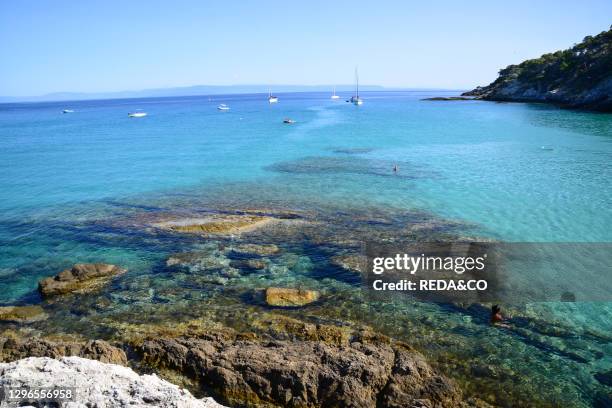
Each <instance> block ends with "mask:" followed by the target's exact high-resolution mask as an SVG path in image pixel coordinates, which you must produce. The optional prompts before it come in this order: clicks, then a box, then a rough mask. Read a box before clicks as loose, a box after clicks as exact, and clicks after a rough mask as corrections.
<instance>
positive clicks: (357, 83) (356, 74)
mask: <svg viewBox="0 0 612 408" xmlns="http://www.w3.org/2000/svg"><path fill="white" fill-rule="evenodd" d="M355 95H356V96H357V97H359V71H358V70H357V67H355Z"/></svg>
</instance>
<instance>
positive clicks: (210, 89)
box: [0, 85, 460, 103]
mask: <svg viewBox="0 0 612 408" xmlns="http://www.w3.org/2000/svg"><path fill="white" fill-rule="evenodd" d="M268 88H270V86H269V85H195V86H185V87H175V88H154V89H143V90H138V91H117V92H54V93H49V94H45V95H39V96H0V103H19V102H54V101H81V100H96V99H124V98H155V97H167V96H202V95H230V94H255V93H267V92H268ZM359 88H360V90H362V91H400V90H401V91H407V90H432V91H460V90H448V89H438V88H399V87H398V88H391V87H389V88H387V87H384V86H380V85H360V87H359ZM332 89H333V85H274V86H272V91H273V92H275V93H283V92H331V91H332ZM353 89H354V85H337V86H336V92H350V91H353Z"/></svg>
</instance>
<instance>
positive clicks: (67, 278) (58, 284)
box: [38, 264, 126, 297]
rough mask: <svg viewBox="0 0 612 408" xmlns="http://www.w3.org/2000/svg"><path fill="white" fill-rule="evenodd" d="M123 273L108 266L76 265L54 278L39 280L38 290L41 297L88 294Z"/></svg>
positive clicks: (120, 269) (123, 270)
mask: <svg viewBox="0 0 612 408" xmlns="http://www.w3.org/2000/svg"><path fill="white" fill-rule="evenodd" d="M125 271H126V270H125V269H122V268H119V267H118V266H115V265H110V264H76V265H74V266H73V267H72V268H70V269H66V270H64V271H62V272H60V273H58V274H57V275H56V276H55V277H50V278H45V279H43V280H41V281H40V282H39V283H38V290H39V291H40V293H41V295H42V296H43V297H51V296H56V295H63V294H66V293H71V292H80V293H82V292H88V291H91V290H94V289H97V288H99V287H100V286H102V285H103V284H105V283H107V282H108V280H110V278H112V277H113V276H115V275H119V274H122V273H124V272H125Z"/></svg>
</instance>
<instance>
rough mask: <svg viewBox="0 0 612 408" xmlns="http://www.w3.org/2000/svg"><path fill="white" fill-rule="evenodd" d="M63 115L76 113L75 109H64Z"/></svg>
mask: <svg viewBox="0 0 612 408" xmlns="http://www.w3.org/2000/svg"><path fill="white" fill-rule="evenodd" d="M62 113H74V109H64V110H63V111H62Z"/></svg>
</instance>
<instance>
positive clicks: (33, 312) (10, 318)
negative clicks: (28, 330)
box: [0, 305, 48, 323]
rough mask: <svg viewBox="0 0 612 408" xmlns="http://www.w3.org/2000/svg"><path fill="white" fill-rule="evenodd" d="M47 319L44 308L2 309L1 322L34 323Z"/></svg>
mask: <svg viewBox="0 0 612 408" xmlns="http://www.w3.org/2000/svg"><path fill="white" fill-rule="evenodd" d="M47 317H48V315H47V314H46V313H45V311H44V310H43V308H42V307H40V306H37V305H34V306H4V307H0V322H14V323H32V322H37V321H40V320H45V319H46V318H47Z"/></svg>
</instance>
